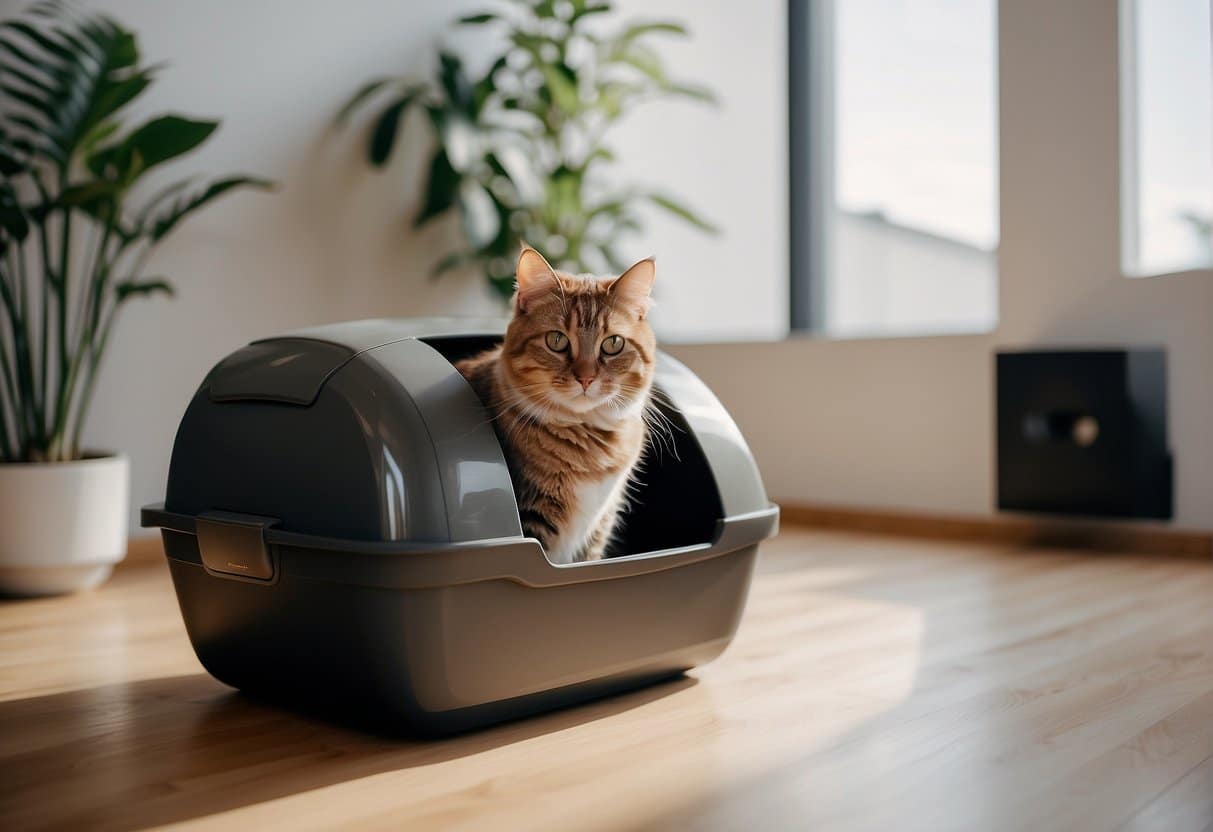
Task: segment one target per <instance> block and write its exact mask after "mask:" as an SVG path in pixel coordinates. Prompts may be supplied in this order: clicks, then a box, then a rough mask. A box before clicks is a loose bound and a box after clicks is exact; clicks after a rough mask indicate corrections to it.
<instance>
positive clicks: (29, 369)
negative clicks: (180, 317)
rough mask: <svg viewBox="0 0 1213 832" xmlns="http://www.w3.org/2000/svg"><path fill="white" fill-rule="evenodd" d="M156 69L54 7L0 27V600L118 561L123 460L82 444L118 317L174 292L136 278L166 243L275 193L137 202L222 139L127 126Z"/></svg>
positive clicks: (175, 192) (109, 26) (238, 181)
mask: <svg viewBox="0 0 1213 832" xmlns="http://www.w3.org/2000/svg"><path fill="white" fill-rule="evenodd" d="M158 69H159V67H156V66H146V65H144V64H143V63H142V62H141V60H140V56H139V49H138V44H137V42H136V39H135V35H134V34H133V33H132V32H130V31H129V30H127V29H125V28H123V27H122V26H121V25H119V24H118V23H117V22H115V21H114V20H111V19H110V18H108V17H105V16H103V15H99V14H94V13H89V14H84V13H79V12H77V11H76V10H74V9H73V8H72V7H70V6H68V5H66V4H64V3H61V2H42V3H38V4H36V5H34V6H32V7H30V9H29V10H28V11H27V12H26V13H25V14H24V15H22V16H20V17H18V18H16V19H13V20H11V21H8V22H5V23H4V24H3V25H0V177H2V178H0V592H4V593H7V594H47V593H57V592H66V591H71V590H76V589H80V588H84V587H88V586H92V585H96V584H98V583H100V582H101V581H103V580H104V579H105V578H106V577H107V576H108V575H109V573H110V570H111V569H112V567H113V564H114V563H116V562H117V561H119V560H121V559H122V557H123V556H124V555H125V552H126V532H127V526H126V524H127V512H128V505H127V492H128V468H129V462H128V460H127V458H126V457H125V456H123V455H122V454H120V453H113V452H108V451H99V450H91V449H86V448H83V447H82V446H81V437H82V436H83V430H84V426H85V424H86V420H87V417H88V409H89V404H90V402H91V400H92V397H93V392H94V390H95V387H96V384H97V378H98V373H99V372H100V370H101V367H102V362H103V360H104V357H105V351H106V345H107V344H108V343H109V339H110V337H111V335H112V333H113V330H114V326H115V325H116V323H117V321H118V320H119V315H120V312H121V310H122V308H123V307H124V306H125V305H126V304H127V303H129V302H131V301H132V300H135V299H136V298H148V297H151V296H153V295H157V294H165V295H171V294H172V292H173V288H172V284H171V283H169V281H168V280H167V279H166V278H165V277H164V276H160V275H155V276H149V275H146V274H145V273H144V266H145V264H146V262H147V259H148V255H149V254H150V253H151V252H152V251H154V250H155V248H156V246H157V245H158V244H159V243H161V242H162V241H163V240H164V239H165V238H166V237H167V236H168V235H169V234H171V233H172V232H173V231H174V230H176V229H177V228H179V227H180V225H181V223H182V221H183V220H185V218H186V217H188V216H189V215H190V214H191V213H193V212H194V211H196V210H198V209H199V208H201V207H203V206H204V205H206V204H208V203H209V202H211V201H212V200H214V199H216V198H217V197H219V196H221V195H223V194H225V193H227V192H228V191H231V190H233V189H236V188H240V187H247V186H253V187H267V186H268V184H269V183H267V182H265V181H263V180H259V179H254V178H251V177H247V176H233V177H229V178H225V179H220V180H217V181H213V182H209V183H194V182H193V181H191V180H189V179H186V180H182V181H179V182H175V183H173V184H172V185H169V186H168V187H165V188H163V189H162V190H160V191H159V192H158V193H156V194H154V195H152V196H151V197H150V198H146V199H142V200H139V201H138V202H139V204H138V205H135V204H133V203H134V202H135V201H136V200H135V199H134V198H133V194H134V192H135V190H136V186H137V185H138V184H139V183H140V182H141V180H142V179H143V177H144V176H145V175H146V174H147V173H148V172H149V171H151V170H153V169H155V168H158V167H159V166H161V165H164V164H165V163H167V162H169V161H171V160H173V159H175V158H177V157H180V156H182V155H183V154H186V153H188V152H190V151H191V150H193V149H195V148H197V147H198V146H199V145H201V144H202V143H203V142H205V141H206V140H207V138H208V137H209V136H210V135H211V134H212V133H213V132H214V131H215V129H216V128H217V127H218V126H219V123H218V122H217V121H210V120H204V119H193V118H189V117H185V116H181V115H176V114H171V115H161V116H157V117H155V118H151V119H148V120H146V121H144V122H142V123H139V124H136V125H132V124H130V123H129V119H128V117H126V116H125V115H124V111H125V109H126V108H127V107H128V106H129V105H130V103H131V102H132V101H134V100H136V99H137V98H138V97H139V96H140V95H141V94H143V93H144V92H145V91H146V90H147V88H148V87H149V86H150V85H151V84H152V83H153V82H154V80H155V77H156V73H157V71H158Z"/></svg>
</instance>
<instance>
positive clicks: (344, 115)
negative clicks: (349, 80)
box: [333, 78, 400, 126]
mask: <svg viewBox="0 0 1213 832" xmlns="http://www.w3.org/2000/svg"><path fill="white" fill-rule="evenodd" d="M397 83H400V79H398V78H376V79H375V80H374V81H368V82H367V83H366V84H364V85H363V86H362V87H361V88H359V90H358V92H356V93H354V94H353V95H352V96H350V99H349V101H346V102H345V104H344V105H343V106H342V107H341V109H340V110H338V111H337V115H336V116H335V117H334V118H333V123H334V124H336V125H338V126H340V125H343V124H345V122H346V121H348V120H349V117H350V116H351V115H353V113H354V110H356V109H358V106H359V105H360V104H362V102H364V101H366V100H367V99H368V98H370V97H371V96H372V95H374V94H375V93H377V92H379V91H380V90H381V89H383V88H384V87H387V86H389V85H391V84H397Z"/></svg>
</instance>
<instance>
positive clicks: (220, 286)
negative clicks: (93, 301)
mask: <svg viewBox="0 0 1213 832" xmlns="http://www.w3.org/2000/svg"><path fill="white" fill-rule="evenodd" d="M24 5H25V3H24V2H13V0H0V14H2V15H4V16H7V15H8V14H11V13H13V12H14V11H16V10H17V9H19V8H21V7H23V6H24ZM86 5H87V6H89V7H92V8H97V9H101V10H104V11H106V12H108V13H111V14H112V15H114V16H115V17H117V18H119V19H120V20H122V21H123V22H124V23H126V24H127V25H129V26H131V27H133V28H134V29H136V30H137V32H138V34H139V37H140V42H141V44H142V48H143V50H144V53H145V56H146V58H147V59H148V60H149V61H162V60H163V61H168V62H169V64H170V65H169V67H168V68H167V69H166V70H165V71H164V72H163V74H162V76H161V80H160V81H159V82H158V83H157V84H156V85H155V86H154V87H153V88H152V90H151V91H150V92H149V93H148V94H147V95H146V96H145V99H144V100H141V101H140V102H138V104H137V108H136V109H135V110H134V112H135V114H136V115H142V114H150V113H157V112H162V111H166V110H176V111H181V112H183V113H188V114H194V115H209V116H217V117H222V118H223V122H224V123H223V126H222V127H221V128H220V130H219V131H218V132H217V133H216V134H215V136H214V137H213V138H212V140H211V141H210V142H209V143H208V144H207V145H205V146H204V147H203V148H202V149H201V150H200V151H199V152H198V153H197V154H195V155H193V156H191V157H189V158H188V159H187V160H183V161H182V163H180V164H178V165H176V166H174V167H173V168H172V170H169V171H165V172H164V173H162V174H158V175H157V176H156V177H155V179H152V177H151V176H149V180H151V181H149V182H148V187H147V190H148V191H151V190H154V189H155V187H156V186H157V184H159V183H163V182H165V181H169V180H170V179H174V178H176V177H178V176H180V175H183V174H188V173H194V172H198V173H209V174H214V175H219V174H227V173H229V172H233V171H244V172H250V173H255V174H259V175H263V176H268V177H271V178H274V179H276V180H278V181H279V182H280V183H281V187H280V189H279V191H278V192H277V193H276V194H273V195H262V194H255V193H249V194H241V195H237V196H233V197H230V198H228V199H227V200H225V201H224V202H223V203H221V204H216V205H215V206H213V207H212V208H210V209H208V210H207V211H205V212H204V213H201V214H199V215H196V217H195V218H194V219H193V221H192V222H190V223H189V224H188V225H186V226H184V227H183V228H182V229H181V231H179V232H178V233H177V234H176V235H175V236H174V237H173V238H172V239H171V240H170V241H169V242H168V243H167V244H166V245H165V246H164V247H163V249H162V250H161V251H160V252H159V253H158V254H157V255H155V256H154V257H153V258H152V260H151V261H150V262H149V272H148V273H149V274H165V275H167V276H168V277H170V278H171V279H172V280H173V281H174V282H175V283H176V285H177V286H178V288H179V290H180V291H179V295H178V297H177V298H176V299H175V300H174V301H171V302H165V301H155V302H146V303H139V304H133V305H131V306H130V307H128V308H127V311H126V317H125V319H124V320H123V321H122V322H121V326H120V328H119V329H118V330H117V331H116V333H115V336H114V339H113V346H112V350H111V353H110V356H109V360H108V363H107V364H106V367H105V370H104V375H103V378H102V382H101V384H100V385H99V386H98V394H97V398H96V402H95V406H94V409H93V414H92V420H91V422H90V423H89V425H88V428H87V430H86V434H85V439H86V442H87V443H88V444H89V445H90V446H93V447H98V448H120V449H123V450H125V451H127V452H128V453H129V454H130V455H131V457H132V459H133V462H134V466H133V481H132V502H133V504H134V506H139V505H141V504H143V503H146V502H151V501H154V500H159V499H162V498H163V492H164V480H165V476H166V472H167V466H168V455H169V451H170V448H171V445H172V440H173V435H174V432H175V430H176V426H177V421H178V419H179V418H180V415H181V413H182V412H183V411H184V409H185V406H186V404H187V402H188V401H189V398H190V396H191V395H192V393H193V391H194V389H195V388H196V386H197V384H198V383H199V381H201V379H202V377H203V375H204V374H205V373H206V371H207V370H208V369H209V368H210V367H211V366H212V365H213V364H214V363H215V362H216V361H217V360H218V359H220V358H221V357H223V356H224V355H225V354H226V353H228V352H230V351H231V350H233V349H236V348H238V347H240V346H242V345H243V344H245V343H247V342H248V341H249V340H251V339H253V338H256V337H260V336H264V335H267V334H272V333H274V332H278V331H282V330H284V329H288V328H293V327H298V326H303V325H309V324H314V323H320V322H325V321H334V320H342V319H349V318H361V317H371V316H404V315H421V314H434V313H446V314H450V313H452V312H458V313H465V314H480V313H492V312H494V311H495V310H497V309H498V308H499V307H498V306H497V305H496V301H495V300H494V299H493V298H492V297H491V296H490V295H489V294H488V293H487V292H486V290H485V289H484V288H483V286H482V281H481V280H480V279H478V278H477V277H476V276H475V275H473V274H467V275H462V276H457V277H451V278H445V279H443V280H442V281H440V282H438V283H434V282H432V281H430V280H429V279H428V277H427V274H428V271H429V269H430V268H431V266H432V265H433V264H434V263H435V262H437V260H438V259H439V258H440V257H441V256H442V255H443V254H445V253H446V252H448V251H450V250H451V245H452V243H453V242H456V241H457V231H456V229H455V228H453V227H452V226H451V225H450V224H447V225H446V226H445V227H443V226H435V227H431V228H427V229H426V230H425V231H424V233H421V234H417V233H414V232H413V231H412V230H411V229H410V225H409V220H410V218H411V215H412V212H413V210H414V208H415V206H416V200H417V197H418V193H419V190H420V188H421V187H422V184H423V182H422V175H423V173H424V165H425V162H426V160H427V157H428V152H429V139H428V132H427V130H426V128H425V126H424V125H423V124H422V123H420V121H419V120H415V121H414V122H413V123H412V124H411V125H410V126H409V127H408V129H407V133H406V138H405V145H406V147H405V149H404V152H403V153H399V154H398V156H397V157H396V158H394V159H393V163H392V169H391V171H390V173H388V174H387V175H382V174H377V173H372V172H371V171H370V170H369V169H368V168H367V166H366V164H365V163H364V162H363V147H364V144H363V142H364V134H363V133H362V132H356V133H349V134H344V135H343V134H339V133H335V132H334V131H333V130H331V129H330V122H331V119H332V117H333V115H334V113H335V112H336V111H337V109H338V108H339V107H340V105H341V104H342V103H343V102H344V100H345V99H346V98H347V97H348V96H349V95H350V94H351V93H352V91H353V90H355V89H356V88H357V87H358V86H360V85H361V84H362V83H363V82H364V81H366V80H369V79H370V78H372V77H375V76H379V75H383V74H393V73H417V74H419V75H428V74H429V73H430V70H431V66H432V63H433V57H434V48H435V45H436V44H437V43H438V42H439V40H440V39H441V38H442V37H443V33H444V31H445V27H446V25H447V23H448V22H449V21H450V20H452V19H453V18H454V17H456V16H457V15H458V14H460V13H463V12H466V11H468V10H469V9H471V10H475V9H479V8H480V7H482V6H483V5H485V4H483V3H477V2H473V1H472V0H460V2H437V1H436V0H435V1H434V2H408V3H404V2H398V0H348V2H343V3H332V2H328V1H327V0H292V1H291V2H289V3H287V2H276V0H210V1H209V2H205V3H201V2H197V3H182V2H174V3H165V2H163V0H93V2H87V3H86ZM620 7H621V11H622V13H623V14H626V15H628V16H638V17H643V18H645V19H650V18H673V19H679V20H683V21H685V22H687V23H688V24H689V25H690V27H691V28H692V30H693V37H692V38H691V39H689V40H687V41H683V42H679V41H677V40H669V41H668V42H667V44H666V50H665V54H666V56H667V58H668V61H669V64H670V67H671V69H672V70H673V71H674V72H676V73H677V74H678V75H679V76H682V77H685V78H687V79H690V80H694V81H696V82H699V83H704V84H707V85H708V86H710V87H712V88H713V89H715V90H716V92H717V93H718V94H719V96H720V101H721V106H720V107H719V108H718V109H712V108H705V107H702V106H696V105H693V104H689V103H681V102H677V103H662V104H653V105H648V106H646V107H645V108H644V109H642V110H640V111H638V112H637V113H636V114H635V115H634V116H633V117H632V119H631V120H630V121H629V122H628V123H627V124H625V125H624V126H623V128H622V130H621V132H620V135H619V136H618V137H617V140H616V141H615V143H614V146H615V147H616V149H617V150H618V152H619V154H620V156H621V158H623V159H624V160H625V161H626V164H625V165H624V166H623V168H622V170H623V173H624V175H626V176H627V177H628V179H638V180H640V181H643V182H648V183H651V184H653V185H660V186H662V187H663V188H668V189H669V190H670V191H671V192H673V193H677V194H679V195H681V196H683V197H684V198H685V199H686V201H687V202H688V203H689V204H692V205H694V206H695V207H696V208H698V209H699V210H700V211H701V212H702V213H703V214H704V215H705V216H707V217H710V218H711V219H712V220H714V221H715V222H717V223H718V224H719V225H720V226H721V227H722V228H724V229H725V233H724V234H722V235H721V236H720V237H716V238H712V237H705V236H703V235H701V234H699V233H697V232H695V231H693V230H690V229H688V228H686V227H684V226H682V225H681V224H679V223H677V222H676V221H674V220H673V219H670V218H667V217H663V216H657V215H655V216H654V217H653V218H652V221H651V224H650V226H649V229H648V233H647V234H646V235H645V236H644V237H643V238H641V239H639V240H637V241H636V242H635V246H634V250H633V251H631V252H630V253H631V254H633V255H634V256H635V257H636V258H637V259H639V258H640V257H643V256H646V255H649V254H652V253H656V254H657V255H658V257H659V261H660V264H661V265H660V273H661V277H660V281H661V300H662V301H663V304H662V305H663V307H664V310H663V311H659V312H658V313H657V320H658V323H659V326H661V327H662V329H663V331H664V332H666V333H673V334H683V335H685V334H687V333H703V332H707V331H715V332H727V333H729V334H730V335H733V336H736V337H741V336H753V335H765V336H768V337H770V336H773V335H775V334H777V333H778V332H779V329H780V327H782V325H783V323H784V321H786V318H787V311H786V293H784V292H782V291H778V290H777V287H781V286H783V285H785V284H786V266H785V254H784V252H785V250H786V247H787V246H786V235H787V230H786V226H787V217H786V208H785V206H786V204H787V199H786V182H785V175H784V170H785V166H784V158H785V156H786V141H785V138H784V137H785V133H786V130H785V126H784V101H785V99H786V92H785V90H786V87H785V83H786V81H785V70H784V54H785V43H784V29H783V14H784V12H783V4H782V3H781V2H776V1H775V0H772V2H764V3H759V4H737V3H732V2H730V0H712V2H701V3H696V4H694V5H691V4H687V3H680V2H677V0H649V2H639V0H626V2H623V3H621V4H620ZM752 281H759V282H761V285H762V289H763V291H749V290H748V289H747V285H748V284H749V283H750V282H752ZM681 298H685V301H683V300H678V302H675V299H681ZM134 516H136V514H135V513H133V514H132V517H134Z"/></svg>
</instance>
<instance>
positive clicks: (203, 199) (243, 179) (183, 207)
mask: <svg viewBox="0 0 1213 832" xmlns="http://www.w3.org/2000/svg"><path fill="white" fill-rule="evenodd" d="M273 187H274V183H273V182H270V181H269V180H267V179H256V178H254V177H251V176H233V177H230V178H227V179H220V180H219V181H217V182H212V183H211V184H210V185H208V186H207V187H206V188H204V189H203V190H202V191H199V192H196V193H194V194H191V195H188V196H183V197H181V198H179V199H178V200H177V201H176V202H174V203H173V205H172V207H171V208H169V209H168V210H167V211H165V212H163V213H162V214H160V216H158V217H157V218H156V219H155V220H154V221H153V222H152V226H151V228H150V229H148V233H149V234H150V236H151V238H152V240H153V242H154V241H158V240H161V239H163V238H164V237H165V236H166V235H167V234H168V233H169V232H170V231H172V230H173V229H174V228H176V227H177V224H178V223H179V222H181V221H182V220H183V219H185V218H186V217H187V216H189V215H190V214H192V213H194V212H195V211H197V210H198V209H199V208H201V207H202V206H204V205H206V204H207V203H209V202H211V201H212V200H215V199H218V198H219V197H221V196H223V195H224V194H225V193H227V192H228V191H230V190H232V189H234V188H260V189H262V190H268V189H270V188H273Z"/></svg>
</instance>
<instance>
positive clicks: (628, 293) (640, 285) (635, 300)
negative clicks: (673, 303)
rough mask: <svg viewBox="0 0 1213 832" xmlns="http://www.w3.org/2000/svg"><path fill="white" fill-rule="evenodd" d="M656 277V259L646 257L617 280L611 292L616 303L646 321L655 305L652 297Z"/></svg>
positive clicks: (612, 284)
mask: <svg viewBox="0 0 1213 832" xmlns="http://www.w3.org/2000/svg"><path fill="white" fill-rule="evenodd" d="M656 276H657V262H656V259H655V258H653V257H646V258H644V259H643V260H641V261H640V262H639V263H637V264H636V265H634V266H632V267H631V268H629V269H628V270H627V271H626V272H624V273H623V274H621V275H619V277H617V278H615V280H614V282H612V283H611V286H610V290H609V291H610V292H611V294H612V295H614V297H615V299H616V301H618V302H619V303H621V304H623V305H625V306H628V307H630V308H631V309H632V310H633V311H635V313H636V315H637V317H638V318H640V320H644V316H645V315H646V314H648V311H649V307H650V306H652V304H653V301H652V299H651V298H650V295H651V294H652V292H653V278H655V277H656Z"/></svg>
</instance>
